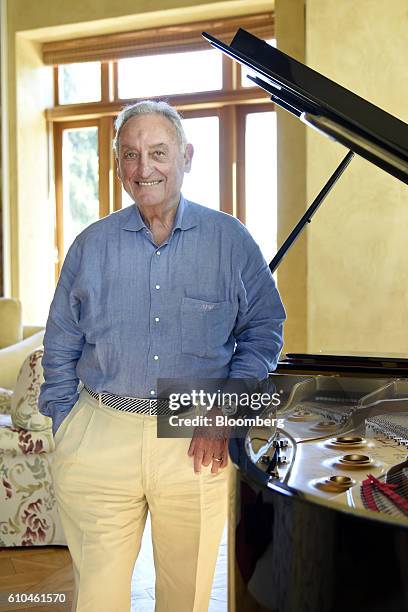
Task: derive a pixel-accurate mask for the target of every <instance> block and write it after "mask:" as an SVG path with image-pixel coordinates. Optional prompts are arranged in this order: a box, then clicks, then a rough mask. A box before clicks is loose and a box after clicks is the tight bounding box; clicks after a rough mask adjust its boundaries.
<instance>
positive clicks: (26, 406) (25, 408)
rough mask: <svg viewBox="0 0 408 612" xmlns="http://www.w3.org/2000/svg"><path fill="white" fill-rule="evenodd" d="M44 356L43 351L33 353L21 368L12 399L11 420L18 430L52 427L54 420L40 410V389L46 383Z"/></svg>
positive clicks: (39, 429) (37, 429)
mask: <svg viewBox="0 0 408 612" xmlns="http://www.w3.org/2000/svg"><path fill="white" fill-rule="evenodd" d="M42 356H43V349H37V350H35V351H32V352H31V353H30V354H29V355H28V357H26V359H25V361H24V363H23V365H22V366H21V368H20V372H19V374H18V377H17V382H16V387H15V389H14V393H13V397H12V399H11V419H12V422H13V426H14V427H16V428H19V427H21V428H23V429H25V430H27V431H44V430H47V429H51V427H52V419H51V418H50V417H47V416H44V415H43V414H41V413H40V412H39V410H38V397H39V394H40V387H41V384H42V382H43V381H44V375H43V369H42V365H41V359H42Z"/></svg>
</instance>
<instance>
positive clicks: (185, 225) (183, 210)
mask: <svg viewBox="0 0 408 612" xmlns="http://www.w3.org/2000/svg"><path fill="white" fill-rule="evenodd" d="M129 209H130V210H129V214H128V216H127V217H126V219H125V221H124V223H123V225H122V226H121V228H122V229H125V230H130V231H133V232H138V231H139V230H141V229H142V228H144V227H146V223H145V222H144V221H143V219H142V215H141V214H140V211H139V208H138V207H137V205H136V204H132V205H131V206H129ZM196 225H198V219H197V215H196V213H195V211H194V209H193V207H192V206H191V204H190V202H189V201H188V200H186V199H185V198H184V196H183V195H182V194H181V195H180V202H179V204H178V206H177V212H176V217H175V219H174V223H173V230H172V232H174V230H175V229H177V228H178V229H181V230H187V229H190V228H191V227H195V226H196Z"/></svg>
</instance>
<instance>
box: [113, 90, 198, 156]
mask: <svg viewBox="0 0 408 612" xmlns="http://www.w3.org/2000/svg"><path fill="white" fill-rule="evenodd" d="M140 115H162V116H163V117H166V119H168V120H169V121H170V122H171V123H172V124H173V126H174V128H175V130H176V135H177V140H178V141H179V144H180V147H182V148H183V149H184V147H185V146H186V144H187V138H186V135H185V132H184V129H183V126H182V124H181V117H180V115H179V113H178V112H177V111H176V109H175V108H173V106H170V104H167V102H163V101H159V102H155V101H154V100H143V101H142V102H136V103H135V104H129V106H126V107H125V108H123V109H122V110H121V111H120V113H119V115H118V116H117V118H116V121H115V137H114V139H113V148H114V150H115V153H116V156H118V155H119V136H120V132H121V130H122V128H123V126H124V125H125V123H126V122H127V121H129V119H131V118H132V117H137V116H140Z"/></svg>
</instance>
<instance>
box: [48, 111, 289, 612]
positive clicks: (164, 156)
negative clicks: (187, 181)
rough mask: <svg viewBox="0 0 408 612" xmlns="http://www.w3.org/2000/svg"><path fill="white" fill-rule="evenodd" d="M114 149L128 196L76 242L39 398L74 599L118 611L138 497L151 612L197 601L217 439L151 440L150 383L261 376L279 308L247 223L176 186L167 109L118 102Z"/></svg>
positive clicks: (185, 160)
mask: <svg viewBox="0 0 408 612" xmlns="http://www.w3.org/2000/svg"><path fill="white" fill-rule="evenodd" d="M114 146H115V151H116V157H117V168H118V174H119V177H120V179H121V181H122V183H123V186H124V188H125V189H126V191H127V193H128V194H129V195H130V196H131V198H132V199H133V200H134V202H135V204H134V205H132V206H129V207H127V208H125V209H123V210H121V211H118V212H116V213H113V214H111V215H109V216H108V217H105V218H104V219H101V220H99V221H97V222H96V223H94V224H92V225H91V226H89V227H88V228H87V229H85V230H84V231H83V232H82V233H81V234H80V235H79V236H78V237H77V238H76V239H75V241H74V242H73V244H72V246H71V248H70V249H69V251H68V254H67V256H66V259H65V262H64V266H63V268H62V271H61V276H60V279H59V282H58V285H57V288H56V292H55V296H54V299H53V302H52V304H51V308H50V313H49V318H48V322H47V328H46V334H45V341H44V347H45V353H44V358H43V366H44V374H45V383H44V384H43V386H42V389H41V396H40V410H41V412H42V413H43V414H45V415H49V416H51V417H52V420H53V431H54V434H55V444H56V451H55V461H54V463H53V477H54V486H55V492H56V496H57V501H58V506H59V511H60V515H61V521H62V524H63V527H64V531H65V534H66V538H67V542H68V546H69V549H70V552H71V555H72V559H73V566H74V574H75V583H76V595H75V600H76V601H74V604H73V609H74V610H78V611H80V612H113V610H115V611H118V612H128V610H129V608H130V584H131V576H132V571H133V568H134V563H135V560H136V558H137V555H138V552H139V548H140V542H141V537H142V533H143V529H144V524H145V520H146V515H147V511H148V510H149V512H150V514H151V521H152V537H153V550H154V561H155V568H156V610H157V611H158V612H164V611H169V612H175V611H177V612H205V611H206V610H207V609H208V601H209V597H210V592H211V585H212V579H213V574H214V567H215V562H216V558H217V551H218V545H219V541H220V537H221V533H222V530H223V526H224V523H225V517H226V508H227V483H228V472H229V470H230V464H228V448H227V440H226V439H225V438H220V436H217V435H211V432H210V435H204V434H203V432H202V431H200V430H196V431H195V434H194V436H193V437H192V439H191V440H189V439H183V438H173V439H171V438H159V437H158V436H157V430H156V425H157V414H159V413H160V403H159V402H157V401H152V400H155V398H157V381H158V379H160V378H167V379H176V378H183V377H186V376H191V377H193V376H196V377H197V376H199V377H200V378H251V379H259V380H262V379H265V378H266V377H267V376H268V372H269V371H270V370H272V369H274V368H275V366H276V362H277V359H278V355H279V352H280V350H281V346H282V326H283V321H284V318H285V313H284V309H283V306H282V303H281V300H280V298H279V294H278V292H277V289H276V287H275V284H274V281H273V278H272V276H271V274H270V271H269V269H268V266H267V265H266V263H265V261H264V259H263V257H262V255H261V253H260V250H259V248H258V246H257V245H256V243H255V242H254V240H253V239H252V238H251V236H250V234H249V233H248V231H247V230H246V228H245V227H244V226H243V225H242V224H241V223H240V222H239V221H238V220H236V219H235V218H233V217H231V216H229V215H227V214H224V213H221V212H216V211H213V210H211V209H209V208H206V207H205V206H201V205H198V204H195V203H192V202H189V201H188V200H186V199H185V198H184V197H183V196H182V195H181V192H180V190H181V185H182V182H183V176H184V173H185V172H189V170H190V167H191V160H192V157H193V147H192V145H191V144H188V143H187V141H186V137H185V134H184V131H183V128H182V125H181V122H180V117H179V115H178V114H177V112H176V111H175V109H173V108H172V107H170V106H169V105H167V104H166V103H164V102H158V103H156V102H151V101H145V102H140V103H137V104H134V105H132V106H130V107H128V108H126V109H124V110H123V111H122V112H121V113H120V115H119V116H118V118H117V121H116V137H115V143H114ZM209 180H211V178H210V177H209ZM79 381H81V382H82V383H83V385H84V386H83V388H82V390H81V391H80V393H79V395H78V383H79Z"/></svg>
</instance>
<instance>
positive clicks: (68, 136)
mask: <svg viewBox="0 0 408 612" xmlns="http://www.w3.org/2000/svg"><path fill="white" fill-rule="evenodd" d="M62 184H63V230H64V255H65V253H66V252H67V250H68V248H69V246H70V245H71V243H72V242H73V240H74V238H75V236H77V235H78V234H79V232H81V231H82V230H83V229H84V228H85V227H86V226H87V225H89V224H90V223H92V222H93V221H97V220H98V219H99V177H98V128H97V127H86V128H76V129H72V130H64V132H63V139H62Z"/></svg>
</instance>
